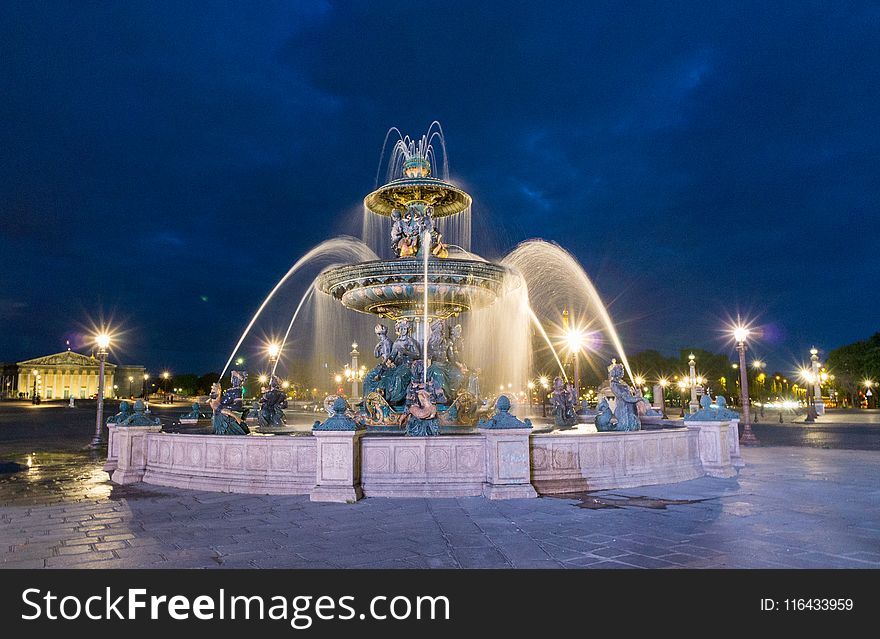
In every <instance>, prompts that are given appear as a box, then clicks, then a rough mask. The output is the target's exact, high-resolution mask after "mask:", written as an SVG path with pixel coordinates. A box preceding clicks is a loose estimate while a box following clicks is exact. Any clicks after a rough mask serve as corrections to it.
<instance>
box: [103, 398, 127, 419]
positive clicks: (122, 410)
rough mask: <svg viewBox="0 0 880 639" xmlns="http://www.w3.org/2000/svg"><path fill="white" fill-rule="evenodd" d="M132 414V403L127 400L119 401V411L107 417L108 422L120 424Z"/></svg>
mask: <svg viewBox="0 0 880 639" xmlns="http://www.w3.org/2000/svg"><path fill="white" fill-rule="evenodd" d="M130 416H131V411H130V405H129V403H128V402H127V401H125V400H123V401H121V402H119V412H118V413H116V414H115V415H111V416H110V417H108V418H107V424H108V425H109V424H120V423H122V422H124V421H125V420H126V419H127V418H128V417H130Z"/></svg>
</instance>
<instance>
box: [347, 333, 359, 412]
mask: <svg viewBox="0 0 880 639" xmlns="http://www.w3.org/2000/svg"><path fill="white" fill-rule="evenodd" d="M349 355H351V397H352V399H353V400H357V398H358V397H360V393H358V381H359V380H358V372H359V370H358V355H359V353H358V345H357V342H352V343H351V352H350V353H349Z"/></svg>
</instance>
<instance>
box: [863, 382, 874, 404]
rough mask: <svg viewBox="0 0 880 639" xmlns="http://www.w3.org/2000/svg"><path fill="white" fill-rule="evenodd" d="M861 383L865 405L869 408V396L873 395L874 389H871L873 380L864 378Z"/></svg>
mask: <svg viewBox="0 0 880 639" xmlns="http://www.w3.org/2000/svg"><path fill="white" fill-rule="evenodd" d="M862 384H863V385H864V387H865V407H866V408H871V397H872V396H873V395H874V391H872V390H871V387H872V386H873V385H874V381H873V380H870V379H866V380H864V381H863V382H862Z"/></svg>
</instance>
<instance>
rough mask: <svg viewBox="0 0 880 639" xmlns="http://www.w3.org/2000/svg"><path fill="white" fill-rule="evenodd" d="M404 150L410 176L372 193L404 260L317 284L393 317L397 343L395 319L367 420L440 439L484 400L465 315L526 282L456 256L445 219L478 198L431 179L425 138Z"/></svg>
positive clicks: (365, 266) (382, 327)
mask: <svg viewBox="0 0 880 639" xmlns="http://www.w3.org/2000/svg"><path fill="white" fill-rule="evenodd" d="M403 148H404V149H405V153H404V158H405V159H404V161H403V163H402V177H400V178H399V179H395V180H392V181H391V182H389V183H388V184H385V185H384V186H382V187H380V188H379V189H377V190H375V191H373V192H372V193H370V194H369V195H368V196H367V197H366V198H365V199H364V206H365V207H366V209H367V210H369V211H370V212H371V213H372V214H374V215H380V216H385V217H388V218H390V219H391V222H392V223H391V229H390V233H389V236H390V239H389V243H390V244H391V248H392V249H393V251H394V253H395V255H396V257H395V258H393V259H389V260H372V261H368V262H362V263H360V264H352V265H346V266H340V267H336V268H331V269H329V270H326V271H324V272H323V273H322V274H321V275H320V276H319V277H318V279H317V280H316V282H315V286H316V288H317V290H319V291H321V292H323V293H327V294H329V295H330V296H332V297H333V298H335V299H336V300H339V302H341V303H342V304H343V305H344V306H345V307H346V308H349V309H352V310H355V311H358V312H360V313H368V314H371V315H375V316H377V317H379V318H381V319H383V320H387V321H388V322H389V323H391V322H393V327H394V331H395V335H396V339H394V340H393V341H392V339H391V338H390V337H388V332H389V327H388V325H387V324H385V323H379V324H377V325H376V328H375V332H376V335H377V337H378V338H379V343H378V344H377V345H376V348H375V351H374V354H375V355H376V357H377V358H378V359H379V363H378V365H377V366H376V367H375V368H373V369H372V370H371V371H369V373H367V375H366V378H365V380H364V396H365V399H364V412H365V418H364V419H365V421H366V423H367V424H368V425H369V426H371V427H383V426H384V427H391V428H394V427H395V426H398V425H405V426H406V430H407V432H408V433H409V434H411V435H432V434H438V433H439V426H440V424H441V423H444V424H467V423H472V422H473V421H475V415H476V411H477V409H478V405H479V391H478V386H479V377H478V375H477V373H476V371H474V370H472V369H471V368H469V367H468V366H467V364H466V363H465V362H464V353H463V350H462V348H461V344H462V327H461V324H459V323H457V321H456V320H457V318H459V316H460V315H461V314H462V313H467V312H469V311H473V310H477V309H482V308H486V307H489V306H491V305H492V304H493V303H494V302H495V301H496V299H497V298H498V297H499V296H500V295H502V294H503V293H504V292H505V290H507V289H510V288H511V287H515V286H521V285H522V283H521V281H520V279H519V277H518V275H517V274H516V272H515V271H513V270H511V269H509V268H507V267H505V266H501V265H498V264H491V263H489V262H486V261H480V260H477V259H471V258H463V257H452V256H450V251H449V247H448V246H447V245H446V244H445V243H444V242H443V236H442V234H441V233H440V232H439V230H438V226H439V225H438V221H439V220H440V219H442V218H446V217H450V216H454V215H459V214H462V213H463V212H464V211H465V210H466V209H468V208H469V207H470V204H471V197H470V196H469V195H468V194H467V193H465V192H464V191H462V190H461V189H459V188H457V187H455V186H453V185H452V184H450V183H449V182H446V181H444V180H441V179H438V178H435V177H432V176H431V163H430V161H429V159H428V156H429V155H430V149H429V148H427V146H426V140H425V139H424V138H423V139H422V140H420V141H418V142H415V141H413V142H412V143H410V144H409V145H407V146H404V147H403Z"/></svg>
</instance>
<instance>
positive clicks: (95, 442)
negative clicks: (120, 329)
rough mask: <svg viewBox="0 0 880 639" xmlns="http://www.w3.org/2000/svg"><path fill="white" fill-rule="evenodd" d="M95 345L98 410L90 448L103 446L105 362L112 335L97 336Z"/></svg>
mask: <svg viewBox="0 0 880 639" xmlns="http://www.w3.org/2000/svg"><path fill="white" fill-rule="evenodd" d="M95 344H96V345H97V346H98V351H97V353H96V355H97V356H98V410H97V411H96V414H95V436H94V437H92V441H91V443H90V444H89V448H98V447H99V446H100V445H101V427H102V426H103V423H104V362H106V361H107V350H108V349H109V348H110V335H109V334H108V333H106V332H101V333H99V334H98V335H96V336H95Z"/></svg>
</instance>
